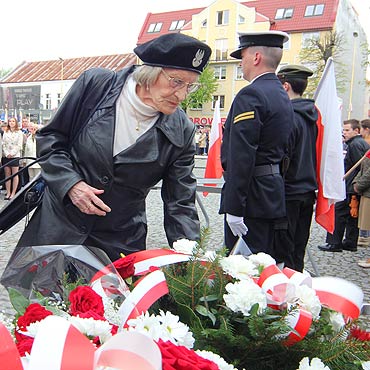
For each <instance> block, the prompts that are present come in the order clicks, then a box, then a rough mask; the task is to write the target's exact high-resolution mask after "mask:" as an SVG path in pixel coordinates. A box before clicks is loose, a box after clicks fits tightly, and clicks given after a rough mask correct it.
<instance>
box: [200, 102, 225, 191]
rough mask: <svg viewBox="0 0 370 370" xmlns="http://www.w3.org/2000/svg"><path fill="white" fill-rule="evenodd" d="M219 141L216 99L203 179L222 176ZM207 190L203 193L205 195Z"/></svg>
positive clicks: (218, 109)
mask: <svg viewBox="0 0 370 370" xmlns="http://www.w3.org/2000/svg"><path fill="white" fill-rule="evenodd" d="M221 142H222V124H221V113H220V101H219V100H216V103H215V111H214V113H213V119H212V126H211V131H210V134H209V149H208V158H207V164H206V170H205V172H204V178H205V179H220V178H221V177H222V172H223V170H222V166H221ZM205 185H206V186H216V184H211V183H210V184H205ZM207 194H208V193H207V192H204V193H203V195H204V196H207Z"/></svg>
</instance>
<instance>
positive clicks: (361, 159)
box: [343, 149, 370, 180]
mask: <svg viewBox="0 0 370 370" xmlns="http://www.w3.org/2000/svg"><path fill="white" fill-rule="evenodd" d="M366 157H368V158H370V149H368V150H367V152H366V153H365V154H364V155H363V156H362V157H361V158H360V159H359V160H358V161H357V162H356V163H355V164H354V165H353V166H352V167H351V168H350V169H349V170H348V171H347V172H346V173H345V174H344V176H343V180H345V179H346V178H347V177H348V176H349V175H350V174H351V173H352V172H353V171H354V170H355V169H356V168H357V167H358V166H359V165H360V164H361V162H362V161H363V160H364V159H365V158H366Z"/></svg>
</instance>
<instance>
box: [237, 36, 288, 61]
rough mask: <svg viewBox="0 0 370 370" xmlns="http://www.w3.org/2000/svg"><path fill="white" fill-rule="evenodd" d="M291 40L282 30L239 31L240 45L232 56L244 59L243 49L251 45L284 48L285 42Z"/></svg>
mask: <svg viewBox="0 0 370 370" xmlns="http://www.w3.org/2000/svg"><path fill="white" fill-rule="evenodd" d="M288 40H289V36H288V34H287V33H285V32H282V31H264V32H246V33H239V47H238V49H237V50H235V51H233V52H232V53H231V54H230V56H231V57H233V58H236V59H242V54H241V51H242V50H243V49H246V48H249V47H250V46H270V47H278V48H282V47H283V44H284V42H286V41H288Z"/></svg>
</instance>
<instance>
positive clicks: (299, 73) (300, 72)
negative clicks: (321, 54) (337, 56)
mask: <svg viewBox="0 0 370 370" xmlns="http://www.w3.org/2000/svg"><path fill="white" fill-rule="evenodd" d="M277 75H278V77H281V78H286V79H294V78H302V79H305V80H307V79H308V77H311V76H312V75H313V72H312V71H311V70H310V69H309V68H307V67H305V66H302V65H297V64H289V65H286V66H283V67H281V68H280V70H279V72H278V73H277Z"/></svg>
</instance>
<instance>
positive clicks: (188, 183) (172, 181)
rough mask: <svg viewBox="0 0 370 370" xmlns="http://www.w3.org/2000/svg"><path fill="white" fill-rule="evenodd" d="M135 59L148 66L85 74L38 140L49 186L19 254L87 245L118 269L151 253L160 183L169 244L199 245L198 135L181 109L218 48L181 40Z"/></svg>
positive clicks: (169, 38)
mask: <svg viewBox="0 0 370 370" xmlns="http://www.w3.org/2000/svg"><path fill="white" fill-rule="evenodd" d="M134 51H135V53H136V54H137V55H138V57H139V58H140V59H141V60H142V61H143V63H144V65H142V66H131V67H129V68H126V69H123V70H122V71H119V72H118V73H117V74H115V75H114V73H113V72H111V71H108V70H105V69H92V70H89V71H86V72H84V73H83V74H82V75H81V76H80V77H79V78H78V79H77V80H76V82H75V83H74V85H73V86H72V88H71V90H70V91H69V93H68V94H67V95H66V97H65V99H64V101H63V103H62V105H61V106H60V108H59V109H58V111H57V112H56V114H55V116H54V117H53V119H52V120H51V122H50V123H49V124H48V125H47V126H45V127H44V128H43V129H41V130H40V132H39V133H38V134H37V148H38V149H37V150H38V155H39V156H40V157H41V156H45V155H48V154H49V156H47V158H46V159H44V160H42V161H41V162H40V164H41V168H42V175H43V177H44V178H45V180H46V182H47V185H48V186H47V189H46V191H45V194H44V198H43V201H42V205H41V206H40V207H39V208H37V209H36V211H35V213H34V215H33V217H32V219H31V221H30V223H29V225H28V226H27V228H26V230H25V231H24V233H23V235H22V236H21V238H20V240H19V243H18V246H30V245H49V244H59V245H60V244H63V245H66V244H82V245H87V246H93V247H98V248H100V249H102V250H104V251H105V252H106V253H107V255H108V257H110V259H111V260H116V259H117V258H119V257H120V253H124V254H129V253H132V252H135V251H139V250H143V249H145V248H146V234H147V222H146V212H145V198H146V196H147V195H148V193H149V191H150V189H151V188H152V187H153V186H154V185H156V184H157V183H158V182H159V181H160V180H162V193H161V195H162V199H163V202H164V227H165V231H166V235H167V239H168V242H169V244H170V245H172V243H173V242H174V241H176V240H178V239H181V238H187V239H189V240H196V239H198V238H199V220H198V216H197V211H196V208H195V192H196V180H195V178H194V177H193V175H192V170H193V166H194V154H195V141H194V134H195V126H194V125H193V124H192V123H191V121H190V120H189V119H188V117H187V116H186V115H185V113H184V112H183V110H182V109H180V108H179V104H180V103H181V102H182V101H183V100H184V99H185V98H186V96H187V95H188V94H189V93H191V92H193V91H195V90H196V88H197V87H198V83H197V80H198V77H199V74H200V73H201V72H202V71H203V69H204V68H205V66H206V64H207V62H208V59H209V57H210V54H211V49H210V48H209V46H207V45H206V44H204V43H202V42H200V41H198V40H197V39H195V38H192V37H189V36H185V35H182V34H178V33H176V34H166V35H163V36H160V37H158V38H157V39H154V40H152V41H149V42H147V43H145V44H142V45H140V46H138V47H136V48H135V50H134Z"/></svg>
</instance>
